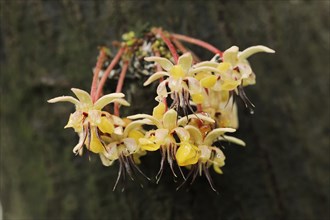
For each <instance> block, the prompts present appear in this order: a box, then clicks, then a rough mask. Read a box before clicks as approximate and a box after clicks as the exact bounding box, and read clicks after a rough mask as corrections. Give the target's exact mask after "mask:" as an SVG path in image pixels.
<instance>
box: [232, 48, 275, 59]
mask: <svg viewBox="0 0 330 220" xmlns="http://www.w3.org/2000/svg"><path fill="white" fill-rule="evenodd" d="M259 52H265V53H275V50H273V49H270V48H269V47H265V46H262V45H257V46H252V47H249V48H246V49H245V50H243V51H242V52H240V53H239V54H238V59H240V60H243V59H247V58H248V57H250V56H251V55H253V54H255V53H259Z"/></svg>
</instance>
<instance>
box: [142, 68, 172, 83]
mask: <svg viewBox="0 0 330 220" xmlns="http://www.w3.org/2000/svg"><path fill="white" fill-rule="evenodd" d="M163 76H169V74H168V73H167V72H164V71H160V72H156V73H154V74H152V75H151V76H150V77H149V78H148V79H147V81H145V82H144V83H143V86H147V85H149V84H150V83H152V82H154V81H156V80H158V79H159V78H161V77H163Z"/></svg>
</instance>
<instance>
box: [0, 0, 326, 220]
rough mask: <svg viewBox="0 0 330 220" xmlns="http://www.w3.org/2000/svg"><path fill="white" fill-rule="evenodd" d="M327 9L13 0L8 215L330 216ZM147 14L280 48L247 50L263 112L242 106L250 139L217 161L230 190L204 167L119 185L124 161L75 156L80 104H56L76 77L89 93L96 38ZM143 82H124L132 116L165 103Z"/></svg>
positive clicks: (7, 75) (8, 12)
mask: <svg viewBox="0 0 330 220" xmlns="http://www.w3.org/2000/svg"><path fill="white" fill-rule="evenodd" d="M329 7H330V5H329V1H321V0H318V1H307V0H306V1H299V0H292V1H289V0H287V1H284V0H281V1H275V0H273V1H229V0H226V1H215V0H214V1H212V0H207V1H183V0H181V1H169V0H163V1H137V0H136V1H115V0H113V1H111V0H109V1H101V0H95V1H74V0H59V1H44V0H31V1H23V0H12V1H9V0H2V1H1V23H0V24H1V28H0V61H1V108H0V109H1V151H0V153H1V154H0V156H1V157H0V158H1V173H0V175H1V176H0V177H1V179H0V181H1V190H0V201H1V204H2V215H3V216H2V217H3V219H20V220H21V219H22V220H25V219H50V220H51V219H54V220H58V219H125V220H126V219H164V220H165V219H180V220H181V219H226V220H230V219H251V220H258V219H260V220H262V219H268V220H272V219H274V220H277V219H290V220H296V219H300V220H303V219H306V220H312V219H329V217H330V216H329V215H330V214H329V207H330V204H329V197H330V191H329V190H330V186H329V184H330V183H329V178H330V177H329V156H330V152H329V100H328V98H329V70H330V68H329ZM145 23H150V24H151V25H154V26H162V27H163V28H164V29H166V30H169V31H173V32H176V33H181V34H186V35H189V36H192V37H196V38H199V39H202V40H205V41H207V42H209V43H211V44H214V45H216V46H217V47H218V48H220V49H222V50H225V49H227V48H229V47H230V46H232V45H237V46H239V47H240V48H241V49H242V50H243V49H244V48H246V47H249V46H252V45H257V44H262V45H266V46H268V47H270V48H273V49H275V50H276V54H272V55H270V54H257V55H254V56H252V57H251V58H250V59H249V60H250V62H251V66H252V67H253V69H254V71H255V73H256V75H257V84H256V86H253V87H249V88H247V89H246V92H247V94H248V96H249V97H250V98H251V100H252V101H253V102H254V104H255V105H256V109H255V114H254V115H249V114H247V113H246V111H244V108H243V106H242V105H240V111H239V114H240V128H239V131H238V132H237V133H236V136H238V137H240V138H242V139H243V140H245V141H246V143H247V147H245V148H242V147H238V146H235V145H230V146H227V147H226V149H225V150H224V153H225V154H226V157H227V158H226V166H225V167H224V169H223V171H224V174H223V175H217V174H215V173H214V172H213V171H212V177H213V180H214V182H215V185H216V187H217V189H218V191H219V195H217V194H216V193H214V192H213V191H212V190H211V188H210V187H209V185H208V183H207V180H206V178H205V177H201V178H197V180H196V181H195V183H194V185H193V186H191V187H185V188H182V189H181V190H179V191H176V190H175V189H176V187H177V186H178V183H175V182H174V181H173V178H172V174H171V173H170V172H169V169H168V167H167V169H166V170H165V173H164V176H163V178H162V179H161V181H160V183H159V184H158V185H157V184H155V183H152V182H150V183H148V182H144V188H143V189H142V188H140V187H139V184H138V183H137V182H130V181H128V182H127V184H126V190H125V191H124V192H120V190H119V189H118V190H116V191H114V192H113V191H112V187H113V185H114V182H115V179H116V177H117V171H118V166H117V165H115V166H113V167H110V168H107V167H103V166H102V165H101V162H100V161H99V158H98V157H93V156H92V157H91V161H89V160H88V157H87V156H86V155H85V156H83V157H75V156H74V154H73V153H72V147H73V146H74V145H75V144H76V142H77V137H76V135H75V133H74V132H73V131H72V130H69V129H68V130H64V129H63V127H64V125H65V124H66V122H67V119H68V117H69V113H70V112H72V111H73V110H74V109H73V106H72V105H70V104H56V105H50V104H48V103H47V102H46V100H48V99H49V98H53V97H56V96H60V95H71V92H70V88H72V87H77V88H81V89H84V90H89V88H90V84H91V79H92V68H93V67H94V65H95V61H96V57H97V54H98V50H97V47H98V46H99V45H108V46H110V45H111V42H112V41H113V40H120V38H121V35H122V34H123V33H124V32H127V31H129V30H131V29H136V28H138V27H140V26H142V25H144V24H145ZM187 46H188V45H187ZM191 48H192V49H194V50H195V52H196V53H197V54H198V55H200V56H201V57H202V58H204V59H209V58H210V57H211V56H212V55H211V54H210V53H208V52H206V51H204V50H201V49H199V48H196V47H192V46H191ZM142 82H143V81H142V80H140V81H130V80H128V81H126V84H125V90H124V91H125V92H126V93H127V94H128V98H129V101H130V102H132V108H130V109H129V110H127V114H135V113H138V112H141V111H144V112H146V113H150V112H151V110H152V107H153V106H154V105H155V102H154V101H153V98H152V97H151V95H149V94H150V93H149V91H150V88H145V89H141V85H142ZM159 159H160V156H159V154H158V153H154V154H150V155H148V156H146V157H144V158H143V159H142V165H141V169H142V170H144V171H145V173H146V174H147V175H149V176H155V174H156V172H157V170H158V168H159ZM0 213H1V208H0ZM0 218H1V217H0Z"/></svg>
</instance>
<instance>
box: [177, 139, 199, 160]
mask: <svg viewBox="0 0 330 220" xmlns="http://www.w3.org/2000/svg"><path fill="white" fill-rule="evenodd" d="M199 156H200V150H199V149H198V147H196V146H195V145H193V144H190V143H189V142H182V143H180V146H179V148H178V150H177V151H176V154H175V158H176V161H177V162H178V165H179V166H188V165H192V164H195V163H197V162H198V159H199Z"/></svg>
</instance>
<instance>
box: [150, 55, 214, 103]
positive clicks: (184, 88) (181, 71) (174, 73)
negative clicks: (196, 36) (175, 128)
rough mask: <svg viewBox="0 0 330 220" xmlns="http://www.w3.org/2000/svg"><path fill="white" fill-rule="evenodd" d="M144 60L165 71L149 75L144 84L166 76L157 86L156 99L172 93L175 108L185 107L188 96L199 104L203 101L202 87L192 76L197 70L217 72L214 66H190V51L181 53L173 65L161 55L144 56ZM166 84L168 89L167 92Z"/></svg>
mask: <svg viewBox="0 0 330 220" xmlns="http://www.w3.org/2000/svg"><path fill="white" fill-rule="evenodd" d="M145 60H146V61H149V62H151V61H154V62H156V63H157V64H159V65H160V66H161V67H162V68H163V69H164V70H165V71H160V72H156V73H154V74H153V75H151V76H150V77H149V79H148V80H147V81H146V82H145V83H144V84H143V85H144V86H147V85H149V84H150V83H152V82H154V81H156V80H158V79H160V78H161V77H166V79H165V80H163V81H162V82H161V83H160V84H159V85H158V87H157V95H158V96H157V98H156V99H157V100H158V101H162V100H163V99H164V98H166V97H167V96H168V94H172V95H171V98H172V99H173V102H174V106H175V107H176V109H178V108H179V107H183V108H185V106H187V105H189V98H190V97H191V98H192V100H193V101H194V102H195V103H196V104H200V103H202V101H203V97H202V96H201V92H202V87H201V86H200V83H199V81H198V80H197V79H195V78H194V77H193V76H194V75H195V74H196V73H198V72H203V71H204V72H205V71H213V72H218V70H217V69H216V68H213V67H209V66H201V67H197V68H193V67H192V60H193V59H192V56H191V54H190V53H185V54H183V55H181V56H180V57H179V59H178V64H176V65H174V64H173V63H172V62H171V61H169V60H168V59H165V58H162V57H146V58H145ZM166 86H168V88H169V89H170V91H169V92H168V91H167V89H166Z"/></svg>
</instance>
